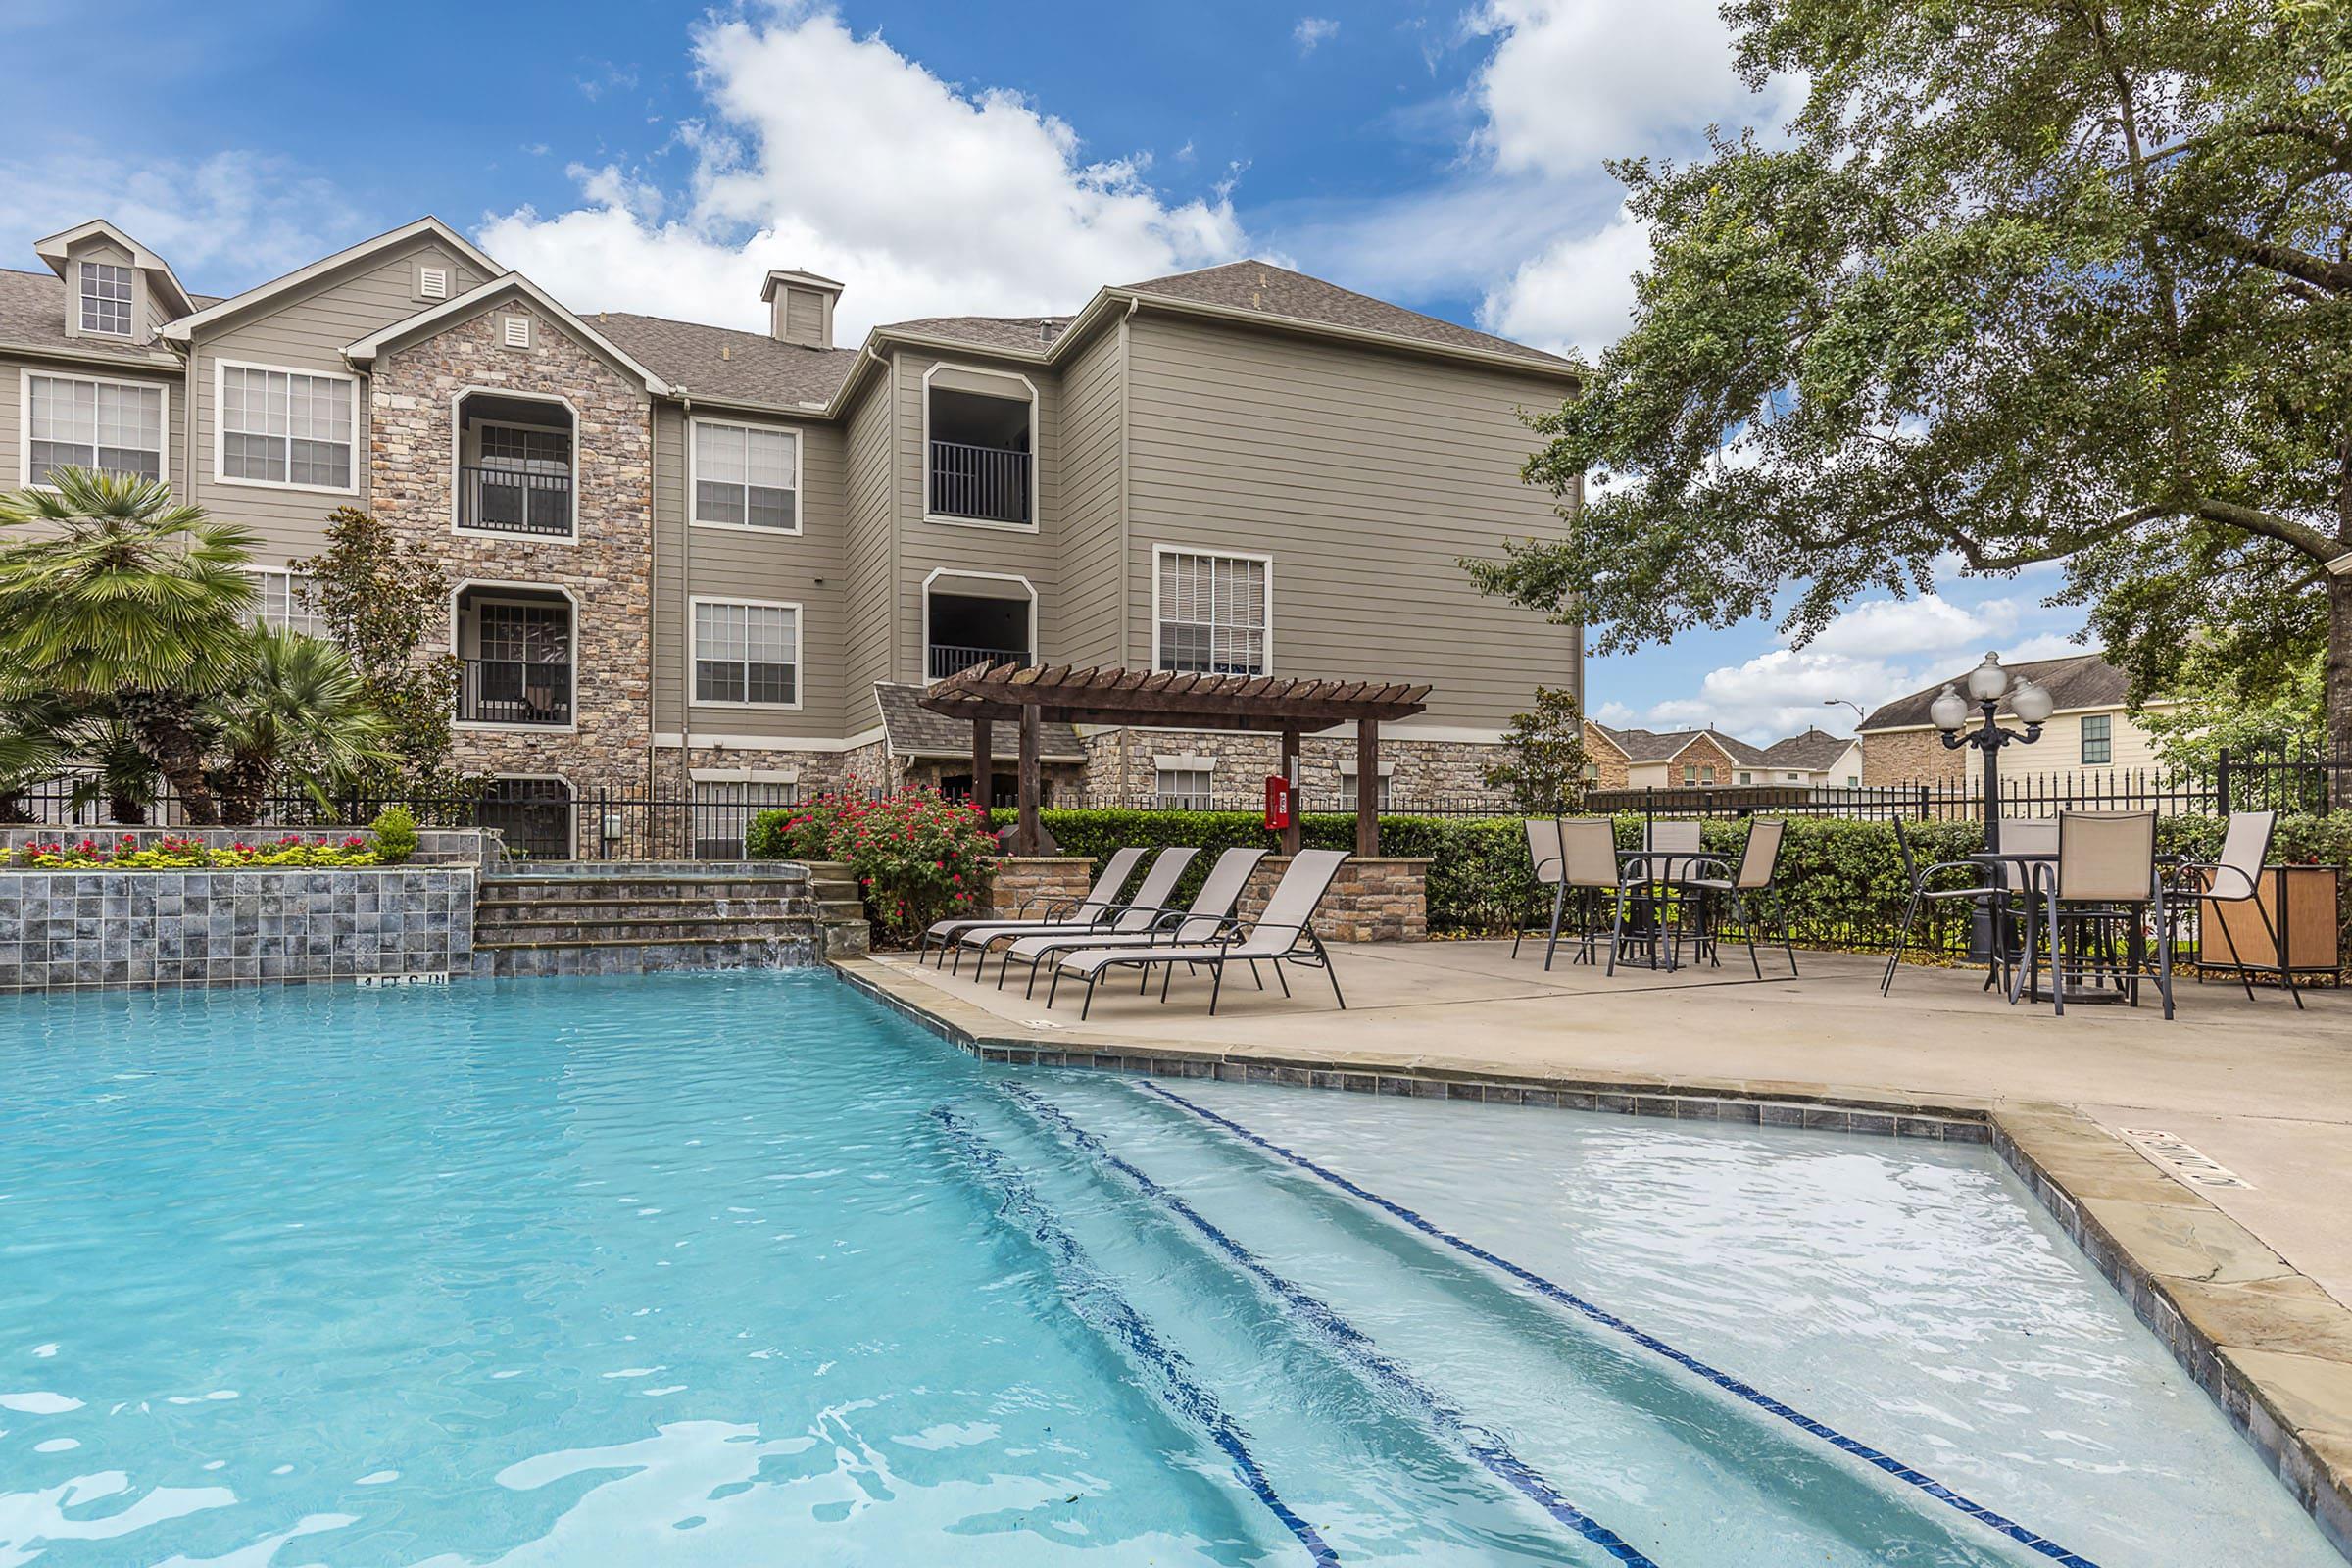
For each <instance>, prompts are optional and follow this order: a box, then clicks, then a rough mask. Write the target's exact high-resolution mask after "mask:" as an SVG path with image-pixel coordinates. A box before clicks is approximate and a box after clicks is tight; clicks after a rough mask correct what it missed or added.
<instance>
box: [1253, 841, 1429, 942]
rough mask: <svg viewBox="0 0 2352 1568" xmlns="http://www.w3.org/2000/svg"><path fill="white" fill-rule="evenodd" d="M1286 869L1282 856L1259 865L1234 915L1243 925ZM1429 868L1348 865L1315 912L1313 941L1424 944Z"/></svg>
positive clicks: (1422, 864) (1399, 860) (1407, 863)
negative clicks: (1315, 938)
mask: <svg viewBox="0 0 2352 1568" xmlns="http://www.w3.org/2000/svg"><path fill="white" fill-rule="evenodd" d="M1290 864H1291V858H1290V857H1289V856H1287V855H1270V856H1268V857H1266V858H1264V859H1263V860H1260V861H1259V862H1258V863H1257V869H1256V870H1255V871H1253V872H1251V873H1250V881H1249V883H1248V884H1247V885H1246V886H1245V887H1244V888H1243V889H1242V899H1241V903H1240V905H1239V906H1238V907H1237V908H1236V909H1235V911H1234V912H1235V913H1237V914H1239V915H1240V916H1241V917H1242V918H1243V919H1245V920H1255V919H1256V918H1257V917H1258V916H1259V915H1261V914H1263V913H1264V912H1265V909H1266V901H1267V900H1268V899H1270V898H1272V897H1273V896H1274V888H1275V885H1276V884H1277V883H1279V882H1280V881H1281V880H1282V874H1283V872H1285V871H1287V870H1289V869H1290ZM1429 866H1430V862H1429V861H1428V860H1426V859H1418V858H1403V857H1386V856H1384V857H1381V858H1374V859H1360V858H1359V859H1350V860H1349V861H1348V863H1347V864H1345V865H1343V866H1341V867H1340V871H1339V874H1338V875H1337V876H1335V877H1333V878H1332V881H1331V891H1330V892H1328V893H1326V894H1325V895H1324V896H1323V904H1322V907H1320V908H1318V909H1317V910H1316V911H1315V935H1317V936H1319V937H1321V938H1322V939H1323V940H1324V941H1326V942H1423V941H1427V940H1428V938H1429Z"/></svg>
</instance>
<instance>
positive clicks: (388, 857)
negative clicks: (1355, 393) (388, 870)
mask: <svg viewBox="0 0 2352 1568" xmlns="http://www.w3.org/2000/svg"><path fill="white" fill-rule="evenodd" d="M368 832H370V833H372V834H374V835H375V853H376V854H377V855H378V856H380V857H381V858H382V859H383V862H384V863H385V864H386V865H406V864H408V863H409V858H410V857H412V856H414V855H415V854H416V853H417V816H416V813H415V812H413V811H411V810H410V809H408V808H407V807H405V806H401V805H399V804H397V803H395V804H393V805H391V806H387V807H385V808H384V809H382V810H380V811H378V812H376V813H375V820H374V821H372V822H370V823H368Z"/></svg>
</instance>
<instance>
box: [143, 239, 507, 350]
mask: <svg viewBox="0 0 2352 1568" xmlns="http://www.w3.org/2000/svg"><path fill="white" fill-rule="evenodd" d="M420 234H430V235H432V236H433V237H434V238H436V239H438V240H440V241H441V242H442V243H443V244H445V245H448V246H450V247H451V248H453V249H454V250H456V251H457V253H458V254H459V255H461V256H463V257H465V258H466V260H467V261H469V262H471V263H473V265H474V266H476V267H478V268H480V269H481V270H483V271H485V272H489V273H493V274H495V273H497V272H498V271H499V270H500V269H499V265H498V264H497V263H496V262H494V261H492V260H491V259H490V258H489V257H487V256H485V255H483V254H482V253H481V252H480V251H479V250H476V249H475V248H474V245H473V242H472V241H471V240H469V239H467V238H466V236H465V235H463V234H461V233H459V232H458V231H457V230H456V229H454V228H452V227H450V226H449V225H448V224H447V223H444V222H443V221H441V220H439V219H438V218H435V217H433V216H432V215H431V214H429V213H428V214H426V215H425V216H424V217H422V218H419V219H417V221H415V222H413V223H403V224H401V225H400V227H398V228H395V229H389V230H387V231H385V232H384V233H381V234H378V235H376V236H375V237H374V238H373V239H364V240H362V241H360V242H359V243H358V244H357V245H347V246H345V247H344V248H343V249H342V250H339V251H337V252H335V254H334V255H332V256H326V257H321V258H320V259H319V260H318V261H315V262H313V263H311V264H310V265H309V266H308V267H298V268H296V269H295V270H293V271H291V272H288V273H286V274H285V275H284V276H283V277H273V278H271V279H270V281H269V282H267V283H262V284H258V285H256V286H255V287H253V288H249V289H247V290H246V291H245V292H244V293H242V294H231V295H230V296H228V298H226V299H223V300H216V301H214V302H213V303H212V304H210V305H208V306H206V307H204V308H203V309H202V310H199V311H197V312H195V313H194V314H192V315H188V316H183V317H181V318H180V319H177V320H175V321H167V322H165V323H164V326H163V328H162V331H161V334H160V335H162V336H164V337H168V338H170V339H172V341H173V342H174V343H185V342H187V341H188V340H189V339H190V338H192V337H193V336H194V335H195V332H196V329H197V328H198V327H201V326H210V325H211V324H212V323H213V322H215V321H218V320H220V319H222V318H224V317H229V316H234V315H236V314H238V313H239V312H241V311H246V310H250V309H251V308H253V307H254V306H256V305H260V304H263V303H265V302H266V301H269V300H271V299H274V298H275V297H277V296H278V295H280V294H283V293H285V292H286V291H287V290H288V289H294V288H300V287H301V286H302V285H303V284H305V283H308V282H310V281H311V280H312V279H313V278H316V277H320V276H323V275H324V274H326V273H328V272H331V271H333V270H335V269H336V268H338V267H345V266H348V265H350V264H351V263H353V262H357V261H365V260H366V259H367V258H368V257H369V256H372V255H374V254H375V253H376V252H378V251H381V250H386V249H389V248H390V247H392V246H394V245H398V244H401V243H403V242H405V241H408V240H412V239H415V238H417V236H418V235H420Z"/></svg>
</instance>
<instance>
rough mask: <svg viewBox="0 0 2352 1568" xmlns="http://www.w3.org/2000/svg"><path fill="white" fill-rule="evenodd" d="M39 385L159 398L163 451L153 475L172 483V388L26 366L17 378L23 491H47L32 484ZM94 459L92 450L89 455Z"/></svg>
mask: <svg viewBox="0 0 2352 1568" xmlns="http://www.w3.org/2000/svg"><path fill="white" fill-rule="evenodd" d="M36 380H41V381H75V382H80V383H83V384H85V385H88V386H127V387H135V388H137V389H138V390H140V391H142V392H145V391H150V390H152V391H154V392H157V393H160V394H162V397H163V401H162V402H161V403H159V404H158V405H157V408H158V409H159V410H160V411H161V413H162V415H163V448H162V450H161V451H159V452H158V453H157V454H156V463H155V471H156V472H157V473H158V474H160V475H161V476H162V477H163V481H164V483H166V484H170V483H171V482H172V388H171V387H170V386H168V385H166V384H165V383H164V382H161V381H140V380H134V379H131V378H129V377H125V376H113V375H75V374H72V373H68V372H61V371H57V370H36V369H33V368H30V367H29V366H28V367H26V368H25V370H24V371H23V372H22V373H20V374H19V376H18V377H17V426H18V428H17V482H18V483H19V484H21V485H23V486H24V487H25V489H27V490H51V491H54V490H55V489H56V488H57V487H56V486H55V485H50V484H34V483H33V482H32V383H33V382H34V381H36ZM92 456H93V458H94V457H95V456H96V453H95V450H93V452H92Z"/></svg>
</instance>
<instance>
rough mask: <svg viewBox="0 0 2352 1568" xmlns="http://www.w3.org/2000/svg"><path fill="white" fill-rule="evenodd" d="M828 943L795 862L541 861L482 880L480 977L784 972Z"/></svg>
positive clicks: (477, 915) (477, 932) (477, 926)
mask: <svg viewBox="0 0 2352 1568" xmlns="http://www.w3.org/2000/svg"><path fill="white" fill-rule="evenodd" d="M824 939H825V927H824V921H823V918H822V916H821V914H820V912H819V910H818V908H817V901H816V899H815V898H814V897H813V896H812V893H811V884H810V879H809V873H808V872H807V871H806V870H805V869H804V868H802V867H800V866H798V865H766V866H754V865H735V864H721V865H714V866H706V865H699V864H695V863H693V862H681V863H677V864H666V863H664V864H649V865H626V866H616V865H610V864H604V863H596V862H589V863H581V864H560V865H542V866H534V867H532V868H530V869H528V870H523V871H510V872H499V873H495V874H493V875H490V876H486V877H484V878H483V879H482V883H481V891H480V896H479V898H478V899H477V901H476V903H475V907H474V941H473V951H474V972H475V973H476V974H489V975H527V974H610V973H634V972H637V971H640V970H646V969H677V968H737V967H752V968H777V967H785V966H789V965H795V964H806V963H811V962H813V961H815V957H816V955H817V954H818V952H820V951H821V949H822V947H823V945H824Z"/></svg>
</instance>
